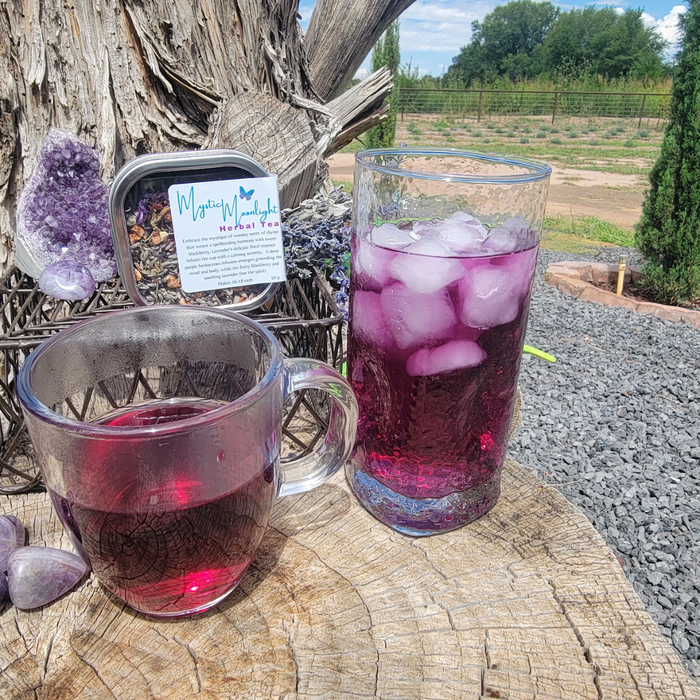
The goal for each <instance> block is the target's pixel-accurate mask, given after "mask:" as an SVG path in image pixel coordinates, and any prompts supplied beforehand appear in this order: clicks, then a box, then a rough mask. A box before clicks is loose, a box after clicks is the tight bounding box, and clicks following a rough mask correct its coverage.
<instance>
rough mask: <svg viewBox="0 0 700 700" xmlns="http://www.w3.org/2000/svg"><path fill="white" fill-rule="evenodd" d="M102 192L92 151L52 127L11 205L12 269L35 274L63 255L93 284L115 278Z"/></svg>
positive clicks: (103, 187) (105, 191)
mask: <svg viewBox="0 0 700 700" xmlns="http://www.w3.org/2000/svg"><path fill="white" fill-rule="evenodd" d="M108 195H109V190H108V188H107V186H106V185H105V184H104V183H103V182H102V179H101V178H100V159H99V156H98V154H97V151H96V150H95V149H94V148H90V147H89V146H87V145H86V144H84V143H83V142H82V141H81V140H80V139H79V138H77V137H76V136H73V135H72V134H69V133H67V132H65V131H58V130H57V129H52V130H51V131H50V132H49V135H48V136H47V138H46V141H44V145H43V146H42V148H41V153H40V154H39V162H38V164H37V167H36V170H35V171H34V174H33V175H32V177H31V179H30V180H29V181H28V182H27V184H26V186H25V188H24V190H23V191H22V195H21V197H20V200H19V205H18V208H17V254H16V258H17V260H16V262H17V265H18V267H19V268H20V269H22V270H23V271H24V272H26V273H27V274H29V275H31V276H32V277H38V276H39V273H40V272H41V271H42V270H43V269H44V268H45V267H48V266H49V265H51V264H52V263H55V262H57V261H58V260H59V259H61V258H65V257H69V258H71V259H73V260H75V261H76V262H78V263H81V264H83V265H85V266H86V267H87V268H88V269H89V270H90V273H91V274H92V277H93V279H94V280H95V281H97V282H104V281H106V280H109V279H112V278H113V277H114V276H116V274H117V265H116V261H115V259H114V245H113V242H112V233H111V227H110V222H109V210H108V206H107V200H108Z"/></svg>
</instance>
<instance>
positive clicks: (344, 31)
mask: <svg viewBox="0 0 700 700" xmlns="http://www.w3.org/2000/svg"><path fill="white" fill-rule="evenodd" d="M413 1H414V0H391V2H383V3H382V2H375V1H374V0H362V1H361V2H359V1H358V0H355V1H354V2H347V0H317V1H316V4H315V6H314V13H313V15H312V16H311V22H310V23H309V30H308V32H307V37H306V51H307V55H308V57H309V63H310V69H311V80H312V82H313V85H314V88H315V89H316V91H317V92H318V94H319V95H320V96H321V97H322V98H323V99H326V100H330V99H333V98H334V97H337V96H338V95H339V94H340V93H341V92H342V91H343V88H344V87H345V86H346V85H347V84H348V82H349V81H350V79H351V78H352V76H353V75H355V72H356V71H357V69H358V68H359V67H360V64H361V63H362V61H364V59H365V56H366V55H367V51H365V50H364V48H363V47H364V46H365V45H367V46H374V44H375V43H376V42H377V39H379V37H380V36H381V34H382V32H383V31H384V30H385V29H386V28H387V27H388V26H389V25H390V24H391V23H392V22H393V21H394V20H395V19H396V18H397V17H398V16H399V15H400V14H401V13H402V12H403V11H404V10H405V9H406V8H407V7H409V6H410V5H412V4H413Z"/></svg>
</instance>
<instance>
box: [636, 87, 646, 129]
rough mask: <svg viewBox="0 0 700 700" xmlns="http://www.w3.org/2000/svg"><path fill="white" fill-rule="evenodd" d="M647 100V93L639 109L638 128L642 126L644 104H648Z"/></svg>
mask: <svg viewBox="0 0 700 700" xmlns="http://www.w3.org/2000/svg"><path fill="white" fill-rule="evenodd" d="M646 101H647V96H646V93H645V94H644V97H642V106H641V107H640V109H639V121H638V122H637V128H638V129H641V128H642V117H643V116H644V105H645V104H646Z"/></svg>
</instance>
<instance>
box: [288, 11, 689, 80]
mask: <svg viewBox="0 0 700 700" xmlns="http://www.w3.org/2000/svg"><path fill="white" fill-rule="evenodd" d="M505 1H506V0H504V2H505ZM552 1H553V2H554V0H552ZM504 2H499V1H498V0H474V2H470V3H467V2H465V1H464V0H416V1H415V2H414V3H413V5H411V7H409V8H408V9H407V10H405V11H404V13H403V14H402V15H401V17H400V19H401V63H402V64H407V63H408V62H409V61H410V62H411V65H412V66H413V67H414V68H415V67H416V66H418V68H419V69H420V73H421V74H425V73H429V74H431V75H441V74H442V73H443V72H444V71H446V70H447V68H448V67H449V66H450V64H451V63H452V58H453V57H454V56H456V55H457V54H458V53H459V50H460V48H461V47H462V46H464V45H465V44H467V43H469V39H470V37H471V34H472V29H471V24H472V22H473V21H474V20H482V19H483V18H484V17H485V16H486V15H487V14H488V13H489V12H491V11H492V10H493V9H494V8H495V7H496V6H497V5H501V4H504ZM554 4H555V5H557V4H558V3H556V2H554ZM591 4H593V3H590V2H577V1H576V0H573V1H572V0H569V3H568V4H559V5H558V6H559V7H560V8H561V9H562V10H569V9H571V8H573V7H587V6H588V5H591ZM596 4H597V6H598V7H604V6H606V5H613V6H615V7H617V8H619V9H620V11H622V10H625V9H627V8H632V9H637V8H640V7H641V8H642V9H643V10H644V20H645V22H646V24H647V26H654V27H656V28H657V30H658V31H659V34H661V36H662V37H663V38H664V39H666V40H667V41H668V42H669V48H668V50H667V54H668V55H669V57H671V56H673V55H675V52H676V50H677V46H676V39H677V34H676V32H677V26H678V15H679V14H682V13H683V12H684V11H685V9H686V7H685V5H683V4H682V3H680V2H678V0H675V2H674V0H649V1H648V2H646V3H642V2H633V3H628V2H625V0H611V1H610V2H604V3H596ZM312 10H313V0H301V2H300V6H299V14H300V15H301V17H302V19H301V25H302V27H304V29H306V27H307V25H308V23H309V19H310V18H311V13H312ZM368 68H369V59H367V60H365V62H364V63H363V64H362V67H361V68H360V70H359V71H358V77H363V76H365V75H367V69H368Z"/></svg>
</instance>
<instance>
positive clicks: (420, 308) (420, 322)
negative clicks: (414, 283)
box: [381, 284, 457, 350]
mask: <svg viewBox="0 0 700 700" xmlns="http://www.w3.org/2000/svg"><path fill="white" fill-rule="evenodd" d="M381 306H382V311H383V312H384V318H385V319H386V322H387V323H388V325H389V328H390V329H391V333H392V335H393V336H394V339H395V340H396V345H397V346H398V347H399V348H400V349H401V350H406V349H408V348H415V347H418V346H419V345H433V344H435V343H436V342H438V341H440V340H445V339H446V338H449V337H450V336H451V335H452V332H453V329H454V326H455V324H456V322H457V317H456V316H455V312H454V308H453V306H452V301H451V300H450V296H449V294H448V293H447V290H445V289H442V290H440V291H437V292H433V293H432V294H421V293H418V292H415V291H412V290H411V289H410V288H409V287H407V286H405V285H403V284H393V285H391V287H386V288H384V289H383V290H382V294H381Z"/></svg>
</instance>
